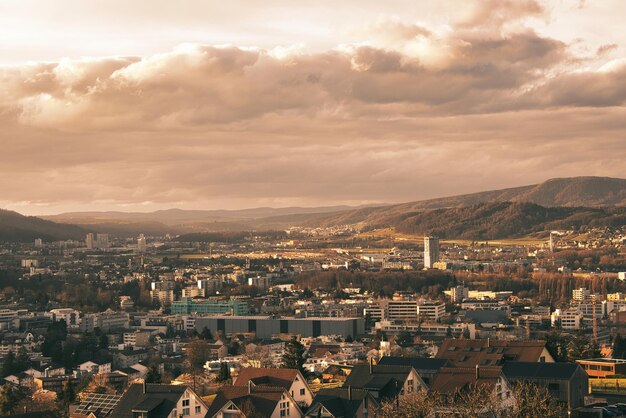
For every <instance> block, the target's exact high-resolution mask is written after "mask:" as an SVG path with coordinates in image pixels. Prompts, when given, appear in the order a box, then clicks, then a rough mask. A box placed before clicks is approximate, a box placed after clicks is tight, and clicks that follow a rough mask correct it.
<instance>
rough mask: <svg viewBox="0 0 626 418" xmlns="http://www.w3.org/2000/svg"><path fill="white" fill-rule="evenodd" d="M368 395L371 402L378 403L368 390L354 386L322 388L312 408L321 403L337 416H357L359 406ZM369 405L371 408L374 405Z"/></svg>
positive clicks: (345, 417) (347, 417) (348, 417)
mask: <svg viewBox="0 0 626 418" xmlns="http://www.w3.org/2000/svg"><path fill="white" fill-rule="evenodd" d="M348 391H350V393H349V392H348ZM368 396H369V402H374V403H376V401H375V400H374V398H372V396H371V395H369V393H368V392H367V391H366V390H361V389H352V388H333V389H321V390H320V391H319V392H318V393H317V395H315V398H314V399H313V403H312V404H311V408H314V407H315V405H316V404H321V405H322V406H323V407H324V408H326V410H327V411H328V412H330V413H331V414H333V416H335V417H342V418H350V417H354V416H356V413H357V411H358V410H359V407H360V406H361V404H362V403H363V401H364V399H365V398H366V397H368ZM368 407H369V408H371V407H372V406H371V405H369V406H368Z"/></svg>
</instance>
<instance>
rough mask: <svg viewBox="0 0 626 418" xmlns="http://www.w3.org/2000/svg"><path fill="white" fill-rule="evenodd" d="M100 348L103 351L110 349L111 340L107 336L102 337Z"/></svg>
mask: <svg viewBox="0 0 626 418" xmlns="http://www.w3.org/2000/svg"><path fill="white" fill-rule="evenodd" d="M98 346H99V347H100V349H101V350H108V349H109V338H108V337H107V336H106V334H102V335H100V341H99V342H98Z"/></svg>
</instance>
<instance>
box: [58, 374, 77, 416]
mask: <svg viewBox="0 0 626 418" xmlns="http://www.w3.org/2000/svg"><path fill="white" fill-rule="evenodd" d="M74 399H76V392H75V391H74V385H73V384H72V381H71V380H70V379H67V381H66V382H65V385H64V386H63V392H62V393H61V401H62V402H63V406H64V407H65V408H66V409H67V408H68V407H69V406H70V404H71V403H72V402H74Z"/></svg>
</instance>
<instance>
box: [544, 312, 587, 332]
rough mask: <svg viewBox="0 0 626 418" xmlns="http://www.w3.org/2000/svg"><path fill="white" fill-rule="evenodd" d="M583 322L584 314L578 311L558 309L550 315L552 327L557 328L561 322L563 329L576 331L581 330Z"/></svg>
mask: <svg viewBox="0 0 626 418" xmlns="http://www.w3.org/2000/svg"><path fill="white" fill-rule="evenodd" d="M582 320H583V313H582V312H581V311H580V310H578V309H556V310H555V311H554V312H552V315H550V322H551V323H552V326H553V327H554V326H556V325H557V323H559V322H560V324H561V328H562V329H567V330H576V329H580V327H581V323H582Z"/></svg>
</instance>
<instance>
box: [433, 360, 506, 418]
mask: <svg viewBox="0 0 626 418" xmlns="http://www.w3.org/2000/svg"><path fill="white" fill-rule="evenodd" d="M476 386H481V387H483V388H488V389H490V390H491V391H492V394H493V397H494V399H498V400H499V401H500V402H499V405H500V407H501V408H502V409H503V410H504V409H508V408H511V407H512V406H513V405H514V404H515V399H514V397H513V393H512V392H513V390H512V387H511V383H510V382H509V380H508V379H507V378H506V376H505V375H504V374H503V373H502V368H501V367H498V366H475V367H442V368H441V369H439V372H438V373H437V376H436V377H435V380H434V381H433V383H432V385H431V387H430V392H432V393H437V394H440V395H444V396H458V395H459V394H462V393H463V392H464V391H468V390H473V388H475V387H476ZM441 412H442V413H445V411H441ZM435 416H439V414H438V413H435Z"/></svg>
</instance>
